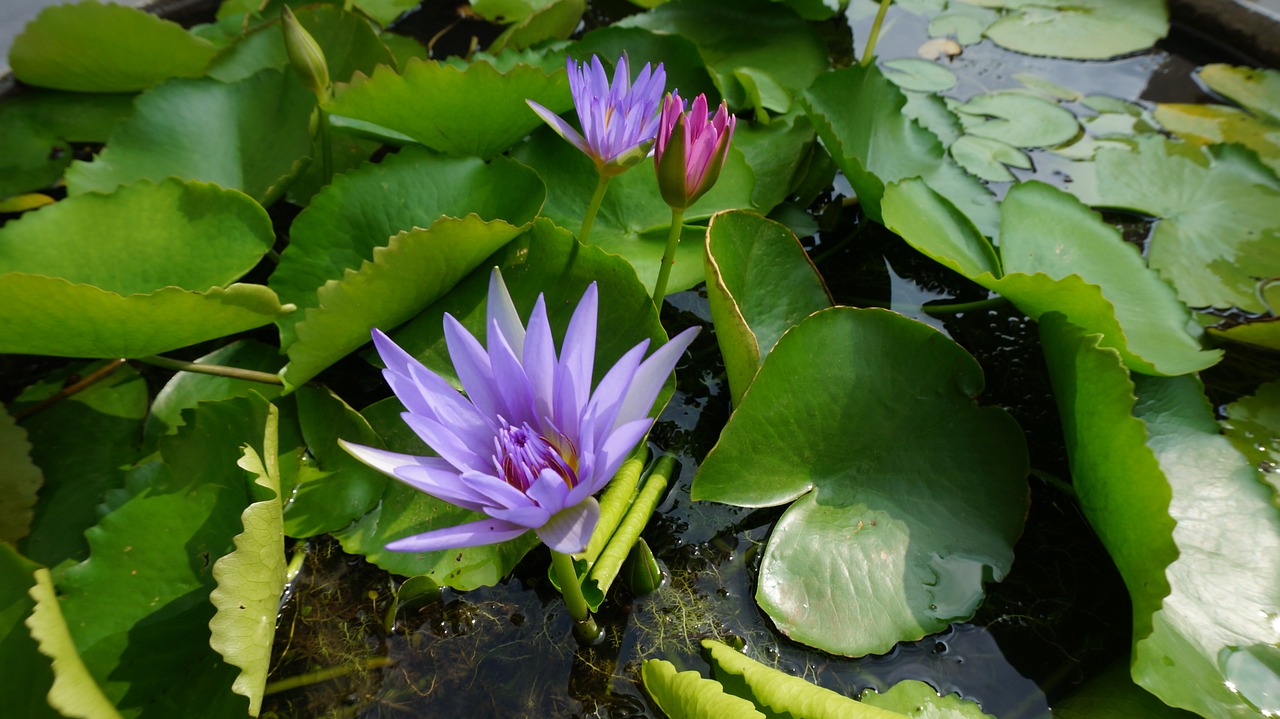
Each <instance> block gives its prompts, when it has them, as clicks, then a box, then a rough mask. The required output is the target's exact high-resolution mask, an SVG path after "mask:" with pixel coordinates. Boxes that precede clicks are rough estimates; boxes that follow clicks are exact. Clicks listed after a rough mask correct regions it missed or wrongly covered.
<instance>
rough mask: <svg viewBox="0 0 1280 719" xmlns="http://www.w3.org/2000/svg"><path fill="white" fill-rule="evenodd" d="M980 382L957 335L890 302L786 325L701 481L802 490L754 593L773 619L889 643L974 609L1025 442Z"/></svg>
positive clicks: (858, 647) (1016, 523)
mask: <svg viewBox="0 0 1280 719" xmlns="http://www.w3.org/2000/svg"><path fill="white" fill-rule="evenodd" d="M908 377H909V378H910V387H909V388H908V387H906V386H899V384H898V382H899V381H898V380H897V379H895V378H908ZM901 381H904V382H905V381H906V380H905V379H903V380H901ZM982 384H983V378H982V372H981V370H980V369H979V367H978V365H977V363H976V362H975V361H974V360H973V358H972V357H970V356H969V355H968V354H967V353H966V352H965V351H964V350H963V349H961V348H960V347H959V346H958V345H956V344H954V343H952V342H951V341H950V340H948V339H946V338H945V337H944V336H943V335H941V334H940V333H938V332H937V331H936V330H933V329H932V328H930V327H928V326H926V325H923V324H920V323H917V322H914V321H912V320H909V319H906V318H904V317H902V316H900V315H897V314H894V313H891V312H887V311H883V310H856V309H850V308H842V307H836V308H832V309H828V310H822V311H820V312H818V313H815V314H814V315H812V316H810V317H809V318H808V319H806V320H804V321H803V322H801V323H800V324H798V325H796V326H795V327H793V328H792V329H791V330H790V331H789V332H787V333H786V334H785V335H783V337H782V339H781V340H779V342H778V344H777V345H776V346H775V347H774V349H773V352H771V353H770V354H769V356H768V358H766V359H765V361H764V364H763V365H762V366H761V368H760V371H759V373H758V374H757V375H756V379H755V382H753V383H752V385H751V388H750V389H749V390H748V391H747V393H746V395H745V397H744V398H743V400H742V404H741V405H740V406H739V407H738V409H737V410H736V411H735V412H734V414H733V415H732V416H731V417H730V419H729V423H728V424H727V425H726V426H725V429H724V432H723V433H722V434H721V436H720V441H719V443H718V444H717V445H716V446H715V448H713V449H712V450H711V453H710V454H708V455H707V458H706V460H705V461H704V462H703V464H702V466H701V467H700V468H699V470H698V475H697V476H696V477H695V479H694V482H693V487H692V491H691V494H692V497H693V498H694V499H695V500H713V501H718V502H725V503H728V504H735V505H739V506H747V507H764V506H775V505H779V504H786V503H788V502H792V504H791V506H790V507H788V508H787V510H786V512H784V513H783V515H782V518H781V519H780V520H779V521H778V523H777V524H776V525H775V526H774V529H773V533H772V534H771V536H770V537H769V542H768V545H767V546H766V548H765V554H764V558H763V560H762V562H761V566H760V584H759V588H758V589H757V591H756V599H757V601H758V602H759V603H760V605H761V606H762V607H763V608H764V610H765V611H766V612H767V613H768V614H769V616H770V617H771V618H772V619H773V621H774V622H775V623H776V624H777V626H778V628H779V629H781V630H782V631H783V632H785V633H786V634H787V635H788V636H790V637H791V638H792V639H795V640H797V641H801V642H804V643H806V644H811V645H813V646H816V647H819V648H821V649H824V650H826V651H829V652H833V653H837V654H844V655H850V656H861V655H864V654H872V653H882V652H885V651H888V650H889V648H891V647H892V646H893V645H894V644H895V643H897V642H899V641H910V640H913V639H918V638H920V637H922V636H924V635H926V634H929V633H932V632H935V631H939V630H941V629H942V628H944V627H946V626H947V625H948V624H949V623H950V622H951V621H953V620H957V619H962V618H965V617H968V616H970V615H971V614H972V612H973V611H974V609H975V608H976V607H977V606H978V604H979V603H980V602H981V600H982V597H983V589H982V586H983V583H984V582H986V581H991V580H999V579H1000V578H1002V577H1003V576H1004V574H1005V573H1006V572H1007V571H1008V570H1009V566H1010V564H1011V562H1012V560H1013V550H1012V547H1013V542H1014V541H1015V540H1016V539H1017V537H1018V535H1019V534H1020V533H1021V531H1022V522H1023V519H1024V517H1025V514H1026V509H1027V501H1028V493H1027V485H1026V480H1025V476H1026V472H1027V457H1026V450H1025V445H1024V442H1023V440H1022V436H1021V431H1020V430H1019V429H1018V426H1017V424H1016V423H1015V422H1014V421H1013V420H1012V419H1011V418H1010V417H1009V416H1008V415H1007V414H1005V412H1004V411H1003V410H1001V409H999V408H995V407H985V408H979V407H978V406H977V405H976V404H975V402H974V398H975V397H976V396H977V394H978V393H979V392H980V391H981V389H982ZM939 468H945V470H941V471H940V469H939ZM834 578H838V581H836V580H835V579H834Z"/></svg>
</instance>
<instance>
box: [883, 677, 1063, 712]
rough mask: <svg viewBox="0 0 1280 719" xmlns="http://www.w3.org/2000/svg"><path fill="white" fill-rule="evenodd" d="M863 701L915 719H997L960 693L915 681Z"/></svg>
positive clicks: (893, 687)
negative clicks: (944, 691)
mask: <svg viewBox="0 0 1280 719" xmlns="http://www.w3.org/2000/svg"><path fill="white" fill-rule="evenodd" d="M861 698H862V703H864V704H870V705H871V706H875V707H880V708H881V709H888V710H891V711H896V712H900V713H901V714H903V715H904V716H908V717H912V719H995V717H993V716H991V715H990V714H984V713H983V711H982V707H981V706H979V705H978V704H976V703H974V702H971V701H968V700H967V699H961V698H960V696H959V695H958V694H948V695H946V696H938V692H936V691H934V689H933V687H931V686H929V685H928V684H925V683H924V682H920V681H915V680H913V679H908V680H906V681H900V682H898V683H897V684H894V685H893V686H892V687H889V690H888V691H884V692H876V691H873V690H871V689H868V690H866V691H864V692H862V697H861ZM1055 713H1056V707H1055Z"/></svg>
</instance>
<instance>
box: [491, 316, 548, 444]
mask: <svg viewBox="0 0 1280 719" xmlns="http://www.w3.org/2000/svg"><path fill="white" fill-rule="evenodd" d="M489 334H490V339H489V364H490V367H492V368H493V386H494V389H495V394H496V396H497V398H498V401H499V402H501V403H502V405H503V408H502V410H501V414H502V417H503V418H504V419H506V420H507V421H508V422H510V423H511V424H514V425H520V424H524V423H525V422H536V421H537V415H536V414H535V412H534V406H533V388H532V387H531V386H530V384H529V378H528V377H527V376H526V375H525V373H524V367H522V366H521V365H520V360H519V359H518V358H517V357H516V355H515V351H514V350H513V349H512V347H511V345H509V344H507V338H506V336H504V335H503V333H502V330H501V329H500V328H499V327H498V322H497V320H494V322H493V324H492V325H490V327H489ZM521 334H523V328H521ZM521 339H523V337H522V338H521Z"/></svg>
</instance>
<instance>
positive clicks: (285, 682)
mask: <svg viewBox="0 0 1280 719" xmlns="http://www.w3.org/2000/svg"><path fill="white" fill-rule="evenodd" d="M394 663H395V660H393V659H392V658H391V657H370V658H369V659H367V660H365V661H364V662H353V663H351V664H343V665H342V666H340V667H329V668H328V669H320V670H318V671H314V672H308V673H306V674H299V675H298V676H296V677H289V678H287V679H280V680H277V681H274V682H269V683H268V684H267V687H266V689H264V690H263V692H262V693H263V694H264V695H271V694H278V693H280V692H283V691H288V690H290V689H297V688H298V687H306V686H311V685H312V684H319V683H320V682H327V681H329V680H330V679H337V678H338V677H344V676H346V675H348V674H352V673H354V672H358V671H367V670H369V669H381V668H382V667H385V666H389V665H391V664H394Z"/></svg>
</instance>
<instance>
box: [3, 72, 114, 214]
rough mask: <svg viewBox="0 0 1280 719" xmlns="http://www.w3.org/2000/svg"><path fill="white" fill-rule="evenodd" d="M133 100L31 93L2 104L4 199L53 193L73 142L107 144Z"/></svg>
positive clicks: (9, 99)
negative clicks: (47, 190)
mask: <svg viewBox="0 0 1280 719" xmlns="http://www.w3.org/2000/svg"><path fill="white" fill-rule="evenodd" d="M132 111H133V96H132V95H125V94H118V95H86V94H83V93H68V92H56V91H53V90H37V89H35V88H31V89H29V90H26V91H24V92H22V93H21V94H17V95H13V96H9V97H6V98H5V99H4V102H3V103H0V198H4V197H9V196H11V195H16V194H18V193H20V192H29V191H32V190H41V189H44V188H46V187H51V186H52V185H53V184H54V183H56V182H57V181H58V178H60V177H62V173H63V171H65V170H66V169H67V167H68V166H69V165H70V164H71V159H72V157H73V152H72V148H71V146H70V144H69V143H72V142H106V140H107V136H108V135H110V134H111V129H112V128H113V127H115V124H116V122H117V121H118V120H120V118H122V117H125V116H127V115H128V114H129V113H130V112H132Z"/></svg>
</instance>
